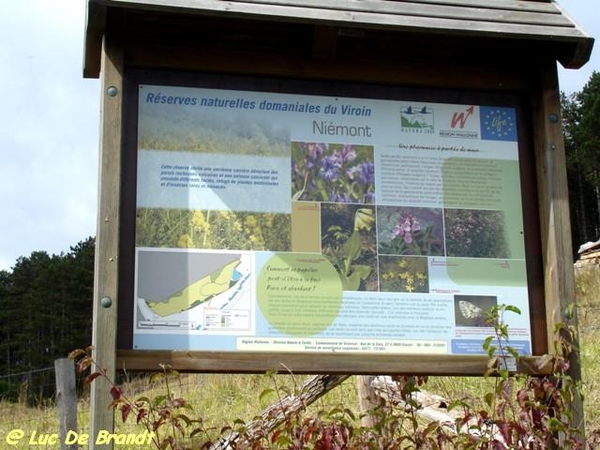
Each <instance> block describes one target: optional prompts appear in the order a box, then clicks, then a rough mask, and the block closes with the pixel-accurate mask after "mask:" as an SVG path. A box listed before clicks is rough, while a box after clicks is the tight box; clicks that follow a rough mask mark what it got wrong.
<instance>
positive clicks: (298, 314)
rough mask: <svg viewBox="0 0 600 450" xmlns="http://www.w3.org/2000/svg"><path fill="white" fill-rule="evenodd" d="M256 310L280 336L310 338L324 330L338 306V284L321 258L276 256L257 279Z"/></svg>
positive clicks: (314, 256)
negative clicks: (257, 309) (281, 334)
mask: <svg viewBox="0 0 600 450" xmlns="http://www.w3.org/2000/svg"><path fill="white" fill-rule="evenodd" d="M257 296H258V306H259V307H260V310H261V312H262V313H263V315H264V317H265V318H266V319H267V321H268V322H269V324H270V325H271V326H272V327H273V328H275V329H276V330H277V331H279V332H281V333H285V334H288V335H292V336H311V335H313V334H316V333H319V332H321V331H323V330H325V329H327V328H328V327H329V326H330V325H331V324H332V323H333V321H334V320H335V319H336V317H337V315H338V313H339V310H340V307H341V304H342V283H341V281H340V277H339V275H338V273H337V271H336V270H335V268H334V267H333V265H332V264H331V262H329V260H328V259H327V258H325V257H324V256H323V255H321V254H307V253H276V254H274V255H273V256H272V257H271V258H269V259H268V260H267V262H266V263H265V265H264V266H263V268H262V270H261V271H260V274H259V275H258V282H257Z"/></svg>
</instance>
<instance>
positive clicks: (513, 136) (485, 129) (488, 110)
mask: <svg viewBox="0 0 600 450" xmlns="http://www.w3.org/2000/svg"><path fill="white" fill-rule="evenodd" d="M479 112H480V117H481V139H484V140H491V141H516V140H517V120H516V115H515V110H514V108H501V107H496V106H481V107H480V108H479Z"/></svg>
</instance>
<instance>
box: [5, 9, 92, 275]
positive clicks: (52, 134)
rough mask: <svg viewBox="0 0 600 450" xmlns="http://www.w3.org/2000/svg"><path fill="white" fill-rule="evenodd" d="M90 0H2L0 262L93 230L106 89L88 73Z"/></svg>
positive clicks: (52, 248)
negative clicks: (86, 76)
mask: <svg viewBox="0 0 600 450" xmlns="http://www.w3.org/2000/svg"><path fill="white" fill-rule="evenodd" d="M85 3H86V2H85V1H84V0H60V1H52V2H49V1H47V0H38V1H32V0H19V1H18V2H1V3H0V57H1V58H2V61H3V67H2V71H0V85H2V86H3V87H4V93H3V96H2V99H1V100H0V104H1V105H2V106H1V108H0V123H2V127H3V129H4V133H3V139H2V141H0V167H1V174H0V204H1V205H2V209H3V211H2V217H3V220H2V221H0V269H9V268H10V267H11V266H12V265H14V262H15V260H16V258H17V257H19V256H29V254H30V253H31V252H32V251H35V250H46V251H48V252H49V253H60V252H62V251H68V250H69V247H70V246H72V245H75V244H76V243H77V242H79V241H80V240H82V239H85V238H86V237H87V236H90V235H94V234H95V224H96V193H97V182H96V179H97V162H98V161H97V159H98V127H99V125H98V122H99V113H98V111H99V98H100V95H99V91H98V89H99V82H98V80H85V79H83V76H82V61H83V32H84V24H85Z"/></svg>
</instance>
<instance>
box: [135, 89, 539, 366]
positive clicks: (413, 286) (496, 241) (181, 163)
mask: <svg viewBox="0 0 600 450" xmlns="http://www.w3.org/2000/svg"><path fill="white" fill-rule="evenodd" d="M516 125H517V124H516V111H515V109H514V108H508V107H496V106H489V105H486V106H483V105H458V104H456V105H454V104H442V103H428V102H418V101H390V100H375V99H362V98H342V97H327V96H314V95H296V94H293V95H292V94H275V93H268V92H254V91H235V90H221V89H204V88H188V87H172V86H155V85H140V86H139V110H138V144H137V145H138V166H137V167H138V168H137V215H136V227H135V228H136V258H135V261H136V262H135V287H134V295H135V301H134V305H135V307H134V324H133V348H134V349H171V350H178V349H189V350H217V351H264V352H269V351H277V352H282V351H283V352H354V353H389V354H407V353H423V354H477V353H482V352H483V350H482V343H483V340H484V339H485V338H486V337H487V336H489V335H490V334H492V331H493V330H492V329H491V328H490V327H489V324H488V322H487V321H486V316H485V313H486V311H489V310H490V309H491V308H492V307H494V306H495V305H501V304H507V305H512V306H516V307H517V308H519V309H520V310H521V312H522V313H521V314H520V315H519V314H515V313H512V312H509V313H506V316H505V317H504V318H503V320H504V321H505V322H506V323H507V324H508V326H509V330H510V336H511V340H510V345H511V346H512V347H513V348H515V349H517V350H518V351H519V352H520V353H521V354H531V330H530V318H529V301H528V290H527V276H526V269H525V250H524V238H523V217H522V206H521V186H520V177H519V161H518V144H517V128H516Z"/></svg>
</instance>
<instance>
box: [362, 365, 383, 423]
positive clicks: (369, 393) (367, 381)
mask: <svg viewBox="0 0 600 450" xmlns="http://www.w3.org/2000/svg"><path fill="white" fill-rule="evenodd" d="M374 379H375V376H373V375H358V376H357V377H356V390H357V392H358V406H359V409H360V413H361V415H362V417H361V419H360V423H361V425H362V426H363V427H372V426H373V425H374V424H375V422H374V420H373V416H371V415H370V414H369V411H372V410H373V409H374V408H375V407H377V406H378V405H379V402H378V401H377V394H376V393H375V389H373V386H372V385H371V383H372V382H373V380H374Z"/></svg>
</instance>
